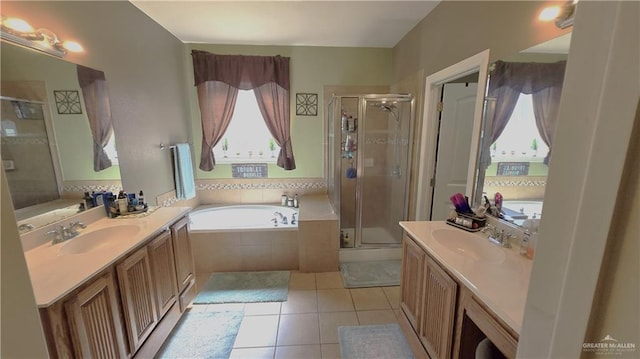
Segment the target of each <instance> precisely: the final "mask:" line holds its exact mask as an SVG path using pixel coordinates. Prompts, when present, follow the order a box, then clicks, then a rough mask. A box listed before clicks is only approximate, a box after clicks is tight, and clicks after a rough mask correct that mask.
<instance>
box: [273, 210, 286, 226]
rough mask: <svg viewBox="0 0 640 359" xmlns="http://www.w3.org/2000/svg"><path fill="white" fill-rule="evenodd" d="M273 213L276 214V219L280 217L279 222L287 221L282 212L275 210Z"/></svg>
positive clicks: (284, 222)
mask: <svg viewBox="0 0 640 359" xmlns="http://www.w3.org/2000/svg"><path fill="white" fill-rule="evenodd" d="M273 215H274V216H276V217H275V218H276V219H278V218H279V219H280V223H282V224H287V222H288V221H287V217H286V216H285V215H284V214H282V213H281V212H275V213H274V214H273Z"/></svg>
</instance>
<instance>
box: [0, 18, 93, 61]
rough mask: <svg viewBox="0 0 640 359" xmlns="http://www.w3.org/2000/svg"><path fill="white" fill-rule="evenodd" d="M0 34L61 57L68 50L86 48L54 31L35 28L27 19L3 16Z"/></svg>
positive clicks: (3, 37)
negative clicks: (63, 38) (62, 38)
mask: <svg viewBox="0 0 640 359" xmlns="http://www.w3.org/2000/svg"><path fill="white" fill-rule="evenodd" d="M0 35H1V36H0V37H1V38H2V39H3V40H6V41H9V42H13V43H16V44H18V45H22V46H26V47H30V48H32V49H35V50H38V51H42V52H45V53H47V54H49V55H53V56H57V57H60V58H62V57H64V56H65V55H66V54H67V51H71V52H82V51H83V50H84V49H83V48H82V45H80V44H79V43H77V42H75V41H65V42H61V41H60V40H59V39H58V36H57V35H56V34H55V33H54V32H53V31H51V30H48V29H37V30H35V29H34V28H33V27H32V26H31V25H29V23H28V22H26V21H25V20H22V19H18V18H14V17H4V16H2V23H1V32H0Z"/></svg>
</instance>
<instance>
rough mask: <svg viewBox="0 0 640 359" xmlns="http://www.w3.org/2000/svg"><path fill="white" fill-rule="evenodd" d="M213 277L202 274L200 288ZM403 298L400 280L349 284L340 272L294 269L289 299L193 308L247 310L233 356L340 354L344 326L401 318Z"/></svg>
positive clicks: (315, 358) (310, 358)
mask: <svg viewBox="0 0 640 359" xmlns="http://www.w3.org/2000/svg"><path fill="white" fill-rule="evenodd" d="M208 277H209V276H208V275H205V276H198V277H197V283H196V285H197V286H198V288H202V285H203V284H204V283H205V282H206V280H207V279H208ZM399 300H400V287H398V286H394V287H378V288H357V289H345V288H344V287H343V286H342V277H341V276H340V273H339V272H331V273H295V272H292V273H291V278H290V280H289V297H288V300H287V301H286V302H273V303H234V304H207V305H202V304H195V305H193V306H192V308H191V310H192V311H216V310H244V318H243V320H242V324H240V329H239V331H238V335H237V337H236V341H235V343H234V345H233V351H232V352H231V359H240V358H243V359H244V358H247V359H248V358H251V359H262V358H269V359H285V358H292V359H293V358H295V359H299V358H305V359H336V358H340V347H339V345H338V327H339V326H342V325H369V324H388V323H396V322H397V316H399V315H400V312H399Z"/></svg>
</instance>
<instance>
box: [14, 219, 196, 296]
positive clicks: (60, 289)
mask: <svg viewBox="0 0 640 359" xmlns="http://www.w3.org/2000/svg"><path fill="white" fill-rule="evenodd" d="M188 211H189V208H187V207H171V208H159V209H158V210H156V211H155V212H153V213H152V214H150V215H149V216H147V217H143V218H132V219H124V218H118V219H110V218H106V217H104V212H102V215H103V217H102V218H100V219H98V220H96V221H94V222H93V223H90V224H89V223H87V228H86V229H84V230H81V233H82V231H94V230H98V229H102V228H106V227H114V226H119V225H135V226H138V227H139V229H140V230H139V232H138V233H137V234H136V235H133V236H131V237H127V238H114V239H113V240H114V241H117V243H114V245H113V246H112V247H109V248H108V249H104V250H100V251H94V252H89V253H85V254H79V255H74V254H69V255H60V249H61V248H62V246H64V245H65V244H66V243H69V241H66V242H63V243H60V244H56V245H52V244H51V240H50V239H49V238H46V241H41V242H43V243H37V244H38V245H37V246H36V247H34V248H32V249H30V250H27V251H26V252H25V259H26V261H27V267H28V269H29V276H30V277H31V285H32V287H33V292H34V295H35V298H36V304H37V305H38V307H40V308H44V307H47V306H49V305H51V304H52V303H54V302H56V301H57V300H58V299H60V298H62V297H63V296H65V295H66V294H67V293H70V292H71V291H73V290H74V289H75V288H78V287H79V286H81V285H82V284H84V283H85V282H86V281H87V280H89V279H91V278H92V276H93V275H94V274H96V273H98V272H100V271H101V270H103V269H105V268H107V267H109V266H110V265H112V264H113V263H115V262H116V261H118V260H119V259H121V258H124V257H125V256H126V255H127V254H128V253H129V252H130V250H131V249H133V248H135V247H137V246H138V245H139V244H141V243H143V242H145V241H146V240H148V239H149V238H151V237H153V236H155V235H157V234H158V233H160V232H161V231H162V230H163V229H164V228H166V227H167V226H168V225H169V224H171V223H173V222H175V221H176V220H178V219H179V218H180V217H182V216H184V215H185V214H186V213H187V212H188ZM91 213H93V212H91ZM95 213H100V212H99V211H96V212H95ZM65 223H66V220H65ZM57 225H60V223H58V224H57ZM54 226H55V224H54V225H50V226H46V227H43V228H42V231H44V232H46V231H47V230H51V229H52V228H53V227H54ZM34 232H36V231H34ZM37 232H38V233H34V234H31V232H29V234H30V235H31V236H38V234H40V236H38V237H39V238H43V237H44V235H43V233H44V232H42V233H40V232H41V230H38V231H37ZM22 239H23V243H24V242H25V241H27V242H30V243H34V242H35V239H34V238H31V237H30V236H26V238H25V237H23V238H22ZM71 240H73V239H71Z"/></svg>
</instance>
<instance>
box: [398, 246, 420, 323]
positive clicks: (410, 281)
mask: <svg viewBox="0 0 640 359" xmlns="http://www.w3.org/2000/svg"><path fill="white" fill-rule="evenodd" d="M424 259H425V253H424V250H422V248H420V247H418V245H417V244H415V243H414V242H413V240H411V239H410V238H409V237H408V236H406V235H405V238H404V241H403V242H402V273H401V281H400V283H401V285H400V292H401V295H400V308H402V311H403V312H404V313H405V315H406V316H407V319H408V320H409V323H410V324H411V326H412V327H413V328H414V330H418V326H419V322H420V314H421V304H422V291H423V289H422V283H423V280H422V276H423V275H424V265H425V260H424Z"/></svg>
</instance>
